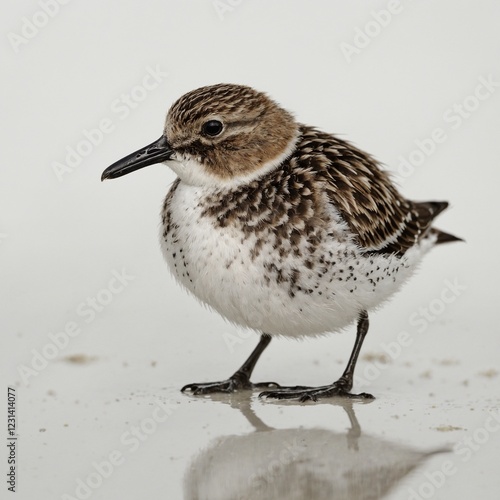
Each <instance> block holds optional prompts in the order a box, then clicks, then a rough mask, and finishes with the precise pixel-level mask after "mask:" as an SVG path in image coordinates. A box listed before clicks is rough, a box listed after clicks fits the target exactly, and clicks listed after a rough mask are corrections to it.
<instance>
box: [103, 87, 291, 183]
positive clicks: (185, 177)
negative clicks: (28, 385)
mask: <svg viewBox="0 0 500 500" xmlns="http://www.w3.org/2000/svg"><path fill="white" fill-rule="evenodd" d="M297 135H298V125H297V123H296V122H295V120H294V118H293V117H292V115H291V114H290V113H288V112H287V111H286V110H284V109H283V108H281V107H280V106H279V105H277V104H276V103H275V102H274V101H272V100H271V99H270V98H269V97H267V95H266V94H264V93H262V92H258V91H256V90H254V89H252V88H250V87H246V86H243V85H233V84H219V85H211V86H207V87H201V88H199V89H196V90H193V91H191V92H188V93H187V94H185V95H183V96H182V97H181V98H180V99H178V100H177V101H176V102H175V103H174V104H173V105H172V107H171V108H170V110H169V111H168V114H167V119H166V122H165V128H164V130H163V135H162V136H161V137H160V139H158V140H157V141H155V142H153V143H152V144H150V145H148V146H146V147H145V148H142V149H140V150H138V151H136V152H134V153H132V154H130V155H128V156H126V157H125V158H123V159H121V160H119V161H117V162H116V163H114V164H113V165H111V166H110V167H108V168H107V169H106V170H105V171H104V172H103V174H102V179H103V180H104V179H113V178H115V177H120V176H122V175H125V174H128V173H130V172H133V171H134V170H137V169H139V168H143V167H146V166H148V165H152V164H155V163H166V164H167V165H168V166H169V167H171V168H172V170H174V172H175V173H176V174H177V175H178V176H179V177H180V178H181V180H182V181H184V182H186V183H187V184H192V185H197V186H206V185H214V186H224V185H234V184H238V183H245V182H248V181H250V180H252V179H254V178H256V177H258V176H260V175H262V174H263V173H265V172H267V171H269V170H271V169H272V168H275V167H276V166H277V165H279V164H280V163H281V162H282V161H283V160H284V159H285V158H286V157H287V156H288V155H289V154H290V153H291V152H292V150H293V147H294V145H295V141H296V139H297Z"/></svg>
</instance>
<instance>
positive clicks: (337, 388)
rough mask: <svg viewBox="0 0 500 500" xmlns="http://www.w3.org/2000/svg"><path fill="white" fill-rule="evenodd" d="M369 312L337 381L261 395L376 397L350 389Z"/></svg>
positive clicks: (363, 316)
mask: <svg viewBox="0 0 500 500" xmlns="http://www.w3.org/2000/svg"><path fill="white" fill-rule="evenodd" d="M368 325H369V323H368V313H367V312H366V311H362V312H361V313H360V315H359V319H358V329H357V332H356V341H355V343H354V347H353V349H352V352H351V356H350V358H349V361H348V363H347V366H346V369H345V370H344V373H343V374H342V377H340V378H339V379H338V380H337V381H336V382H334V383H333V384H331V385H324V386H321V387H302V386H296V387H281V388H279V389H278V390H275V391H264V392H262V393H261V394H260V395H259V397H265V398H275V399H298V400H300V401H308V400H312V401H317V400H318V398H322V397H323V398H326V397H335V396H338V397H345V398H351V399H374V397H373V396H372V395H371V394H366V393H364V392H363V393H362V394H351V393H350V392H349V391H350V390H351V389H352V384H353V377H354V369H355V368H356V362H357V361H358V357H359V353H360V351H361V346H362V345H363V341H364V340H365V337H366V334H367V332H368Z"/></svg>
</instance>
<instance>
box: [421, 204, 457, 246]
mask: <svg viewBox="0 0 500 500" xmlns="http://www.w3.org/2000/svg"><path fill="white" fill-rule="evenodd" d="M418 205H419V208H420V209H421V210H422V209H423V210H428V211H429V215H430V217H431V218H432V220H434V219H435V218H436V217H437V216H438V215H439V214H440V213H441V212H442V211H443V210H446V209H447V208H448V205H449V203H448V202H447V201H426V202H423V203H419V204H418ZM429 232H430V234H434V235H436V236H437V239H436V245H440V244H441V243H452V242H453V241H464V240H463V239H462V238H459V237H458V236H454V235H453V234H450V233H445V232H444V231H441V229H437V228H435V227H432V228H431V229H430V231H429Z"/></svg>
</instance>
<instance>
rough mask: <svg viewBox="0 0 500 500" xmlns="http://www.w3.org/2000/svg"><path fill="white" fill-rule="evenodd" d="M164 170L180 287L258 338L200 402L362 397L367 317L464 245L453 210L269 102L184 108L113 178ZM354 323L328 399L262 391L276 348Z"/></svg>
mask: <svg viewBox="0 0 500 500" xmlns="http://www.w3.org/2000/svg"><path fill="white" fill-rule="evenodd" d="M155 163H165V164H166V165H167V166H169V167H170V168H171V169H172V170H173V171H174V172H175V173H176V174H177V179H176V180H175V182H174V183H173V185H172V187H171V188H170V190H169V192H168V194H167V196H166V199H165V202H164V205H163V210H162V231H161V246H162V251H163V254H164V256H165V259H166V261H167V262H168V265H169V267H170V270H171V271H172V273H173V275H174V276H175V277H176V279H177V280H178V281H179V283H180V284H181V285H182V286H183V287H185V288H186V289H187V290H189V291H190V292H191V293H192V294H193V295H194V296H195V297H197V298H198V299H199V300H200V301H202V302H203V303H205V304H207V305H209V306H210V307H211V308H213V309H215V310H216V311H217V312H219V313H220V314H221V315H222V316H223V317H224V318H226V319H227V320H229V321H231V322H233V323H234V324H236V325H241V326H243V327H248V328H252V329H254V330H257V331H259V332H260V333H261V338H260V342H259V343H258V345H257V347H256V348H255V350H254V351H253V352H252V353H251V355H250V357H249V358H248V359H247V360H246V361H245V362H244V363H243V365H242V366H241V367H240V368H239V369H238V370H237V371H236V372H235V373H234V374H233V375H232V376H231V377H230V378H229V379H227V380H224V381H221V382H211V383H195V384H189V385H186V386H185V387H183V389H182V390H183V391H191V392H192V393H193V394H196V395H197V394H206V393H210V392H232V391H235V390H241V389H253V388H266V389H268V390H266V391H264V392H262V393H261V396H264V397H269V398H278V399H299V400H301V401H306V400H313V401H316V400H317V399H318V398H323V397H332V396H343V397H351V398H352V397H356V398H372V397H373V396H371V395H369V394H364V393H363V394H352V393H351V389H352V385H353V375H354V369H355V366H356V361H357V359H358V356H359V353H360V350H361V347H362V344H363V340H364V338H365V336H366V334H367V331H368V311H369V310H370V309H373V308H376V307H378V306H379V305H380V304H381V303H383V302H384V301H386V300H387V299H389V298H390V297H391V296H392V295H393V294H394V293H395V292H396V291H397V290H398V289H399V288H400V287H401V285H402V284H403V283H404V282H405V281H406V280H407V279H408V278H409V277H410V276H411V275H412V274H413V272H414V271H415V269H416V268H417V265H418V264H419V262H420V260H421V259H422V257H423V255H424V254H425V253H426V252H427V251H428V250H430V249H431V248H432V247H433V246H435V245H438V244H441V243H446V242H452V241H459V240H460V238H457V237H455V236H453V235H451V234H448V233H445V232H443V231H441V230H439V229H437V228H435V227H433V222H434V219H435V217H436V216H437V215H439V214H440V213H441V212H442V211H443V210H444V209H445V208H447V206H448V203H447V202H444V201H427V202H416V201H410V200H407V199H406V198H404V197H403V196H402V195H401V194H400V193H399V192H398V190H397V189H396V187H395V186H394V184H393V183H392V182H391V180H390V178H389V176H388V174H387V173H386V172H384V171H383V170H382V169H381V167H380V165H379V164H378V163H377V161H376V160H375V159H374V158H372V157H371V156H370V155H368V154H366V153H364V152H363V151H361V150H359V149H358V148H356V147H355V146H353V145H352V144H350V143H349V142H346V141H344V140H342V139H339V138H338V137H335V136H334V135H331V134H328V133H325V132H322V131H320V130H318V129H317V128H314V127H310V126H307V125H303V124H300V123H298V122H297V121H296V120H295V119H294V117H293V116H292V115H291V114H290V113H289V112H288V111H286V110H285V109H283V108H282V107H280V106H279V105H278V104H277V103H276V102H274V101H273V100H271V99H270V98H269V97H268V96H267V95H266V94H264V93H262V92H258V91H256V90H254V89H252V88H250V87H247V86H243V85H234V84H218V85H212V86H207V87H202V88H199V89H197V90H193V91H191V92H189V93H187V94H185V95H183V96H182V97H181V98H179V99H178V100H177V101H176V102H175V103H174V104H173V105H172V107H171V108H170V110H169V111H168V114H167V118H166V122H165V128H164V130H163V134H162V136H161V137H160V138H159V139H158V140H157V141H155V142H153V143H152V144H150V145H148V146H146V147H145V148H142V149H140V150H138V151H136V152H134V153H132V154H130V155H128V156H126V157H125V158H123V159H122V160H119V161H117V162H116V163H114V164H113V165H111V166H110V167H108V168H107V169H106V170H105V171H104V172H103V174H102V179H103V180H104V179H113V178H116V177H120V176H122V175H125V174H128V173H130V172H133V171H134V170H138V169H140V168H143V167H146V166H148V165H152V164H155ZM355 321H357V333H356V340H355V343H354V348H353V350H352V353H351V356H350V359H349V361H348V363H347V366H346V369H345V371H344V373H343V374H342V376H341V377H340V378H339V379H338V380H337V381H336V382H334V383H332V384H328V385H325V386H321V387H306V386H295V387H281V386H280V385H279V384H276V383H274V382H269V383H259V384H254V383H252V382H251V381H250V376H251V374H252V371H253V369H254V367H255V364H256V363H257V361H258V359H259V357H260V355H261V354H262V352H263V351H264V349H265V348H266V347H267V346H268V344H269V342H270V341H271V338H272V336H273V335H278V336H280V335H282V336H286V337H303V336H319V335H323V334H325V333H328V332H336V331H340V330H343V329H344V328H346V327H348V326H349V325H350V324H352V323H353V322H355Z"/></svg>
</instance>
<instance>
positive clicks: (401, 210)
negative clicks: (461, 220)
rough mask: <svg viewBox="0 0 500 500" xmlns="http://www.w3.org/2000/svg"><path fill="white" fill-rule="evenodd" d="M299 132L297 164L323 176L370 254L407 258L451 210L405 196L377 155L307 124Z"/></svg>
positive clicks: (442, 204)
mask: <svg viewBox="0 0 500 500" xmlns="http://www.w3.org/2000/svg"><path fill="white" fill-rule="evenodd" d="M301 130H302V137H301V140H300V142H299V144H298V146H297V151H296V153H295V154H296V155H297V156H298V163H299V164H308V165H309V166H310V167H312V168H313V169H314V170H316V171H317V172H318V173H320V175H321V176H323V177H324V179H325V189H326V192H327V195H328V198H329V200H330V202H331V203H332V204H333V205H334V206H335V208H336V209H337V210H338V211H339V213H340V215H341V216H342V218H343V219H344V220H345V222H346V223H347V224H348V226H349V228H350V229H351V231H352V232H353V233H354V235H355V237H356V240H357V243H358V244H359V245H360V247H362V248H363V249H365V250H366V251H368V252H377V253H387V254H391V253H395V254H398V255H403V254H404V253H405V252H406V251H407V250H408V249H409V248H411V247H412V246H414V245H415V243H417V242H418V241H420V239H421V238H423V237H424V236H426V235H427V234H428V232H429V229H430V227H431V224H432V221H433V220H434V218H435V217H436V216H437V215H438V214H439V213H440V212H442V211H443V210H444V209H445V208H446V207H447V206H448V203H447V202H422V203H418V202H412V201H410V200H407V199H405V198H403V197H402V196H401V195H400V194H399V192H398V191H397V189H396V188H395V186H394V184H393V183H392V182H391V180H390V178H389V175H388V174H387V173H386V172H384V171H383V170H382V169H381V168H380V166H379V164H378V163H377V161H376V160H375V159H374V158H373V157H371V156H370V155H368V154H366V153H364V152H363V151H361V150H359V149H357V148H356V147H355V146H353V145H352V144H350V143H348V142H347V141H343V140H341V139H338V138H336V137H334V136H332V135H330V134H326V133H324V132H320V131H318V130H316V129H314V128H311V127H306V126H303V127H302V129H301Z"/></svg>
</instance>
